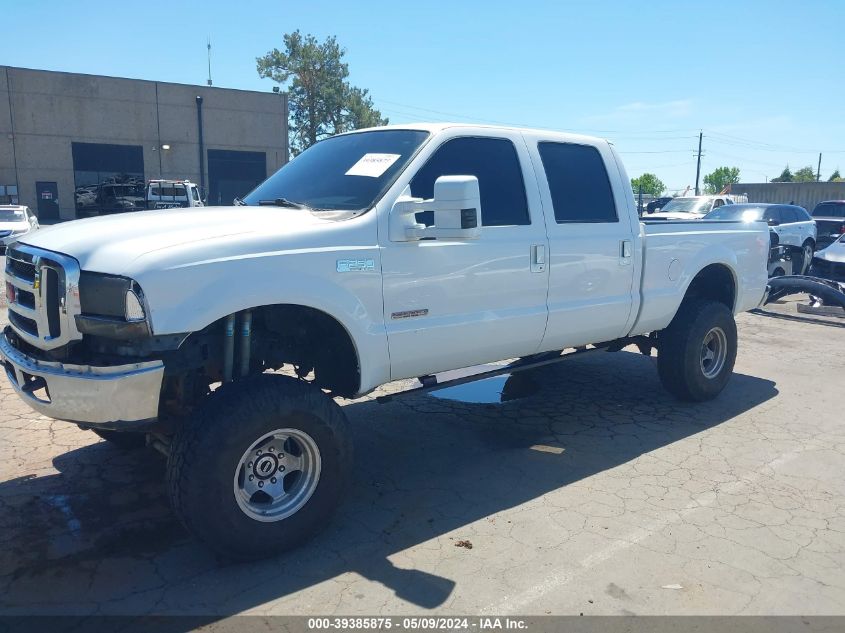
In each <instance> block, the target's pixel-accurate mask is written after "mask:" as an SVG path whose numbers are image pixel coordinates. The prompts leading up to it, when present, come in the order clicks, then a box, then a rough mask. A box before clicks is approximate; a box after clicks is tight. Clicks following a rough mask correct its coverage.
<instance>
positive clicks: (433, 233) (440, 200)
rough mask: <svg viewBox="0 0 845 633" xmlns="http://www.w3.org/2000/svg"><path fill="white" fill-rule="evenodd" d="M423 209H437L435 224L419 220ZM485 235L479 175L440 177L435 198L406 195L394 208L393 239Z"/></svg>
mask: <svg viewBox="0 0 845 633" xmlns="http://www.w3.org/2000/svg"><path fill="white" fill-rule="evenodd" d="M421 211H433V212H434V226H428V227H427V226H425V225H424V224H419V223H417V221H416V218H415V216H416V214H417V213H420V212H421ZM480 236H481V194H480V193H479V189H478V178H476V177H475V176H440V178H438V179H437V180H436V181H434V198H432V199H431V200H420V199H419V198H411V197H410V196H407V195H403V196H400V198H399V199H398V200H397V201H396V203H395V204H394V205H393V208H392V209H391V211H390V240H391V241H393V242H405V241H412V240H421V239H425V238H434V239H438V238H439V239H469V240H471V239H478V237H480Z"/></svg>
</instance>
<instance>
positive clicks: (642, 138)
mask: <svg viewBox="0 0 845 633" xmlns="http://www.w3.org/2000/svg"><path fill="white" fill-rule="evenodd" d="M2 3H3V5H4V8H3V22H4V24H5V25H6V28H4V30H3V36H2V38H0V63H2V64H9V65H12V66H24V67H29V68H43V69H48V70H64V71H72V72H83V73H92V74H104V75H116V76H125V77H136V78H143V79H155V80H161V81H174V82H181V83H199V84H201V83H204V82H205V79H206V72H207V71H206V37H207V36H210V37H211V40H212V75H213V79H214V84H215V85H216V86H223V87H230V88H244V89H254V90H270V89H271V88H272V85H273V84H272V82H271V81H270V80H261V79H259V78H258V75H257V73H256V70H255V57H257V56H259V55H262V54H264V53H265V52H267V51H268V50H269V49H271V48H274V47H279V46H281V45H282V35H283V34H284V33H286V32H289V31H293V30H295V29H300V30H302V31H304V32H310V33H313V34H314V35H316V36H318V37H320V38H322V37H325V36H327V35H336V36H337V38H338V40H339V42H340V43H341V44H342V45H343V46H344V47H345V48H346V49H347V51H348V53H347V61H348V62H349V66H350V72H351V81H352V82H353V83H354V84H356V85H359V86H361V87H364V88H368V89H369V90H370V92H371V94H372V96H373V99H374V100H375V103H376V106H377V107H378V108H379V109H380V110H381V111H382V112H383V113H384V114H386V115H387V116H389V117H390V120H391V122H394V123H403V122H410V121H419V120H453V121H476V122H502V123H509V124H518V125H529V126H536V127H547V128H554V129H565V130H574V131H579V132H584V133H589V134H596V135H600V136H604V137H607V138H610V139H612V140H613V141H614V142H616V144H617V147H618V148H619V149H620V151H621V152H623V153H624V158H625V162H626V165H627V167H628V171H629V172H630V173H631V175H632V176H635V175H639V174H640V173H642V172H644V171H653V172H655V173H657V175H658V176H659V177H660V178H661V179H662V180H663V181H664V182H665V183H666V184H667V185H668V186H669V187H670V188H672V189H679V188H682V187H684V186H686V185H690V184H693V183H694V180H695V160H694V157H693V151H694V149H695V146H696V144H697V134H698V132H699V130H700V129H702V130H703V131H704V136H705V138H704V149H705V157H704V160H703V164H702V173H703V174H705V173H708V172H709V171H711V170H712V169H713V168H715V167H717V166H719V165H731V166H737V167H739V168H740V169H741V171H742V180H743V181H745V182H749V181H757V182H759V181H762V180H763V179H764V177H768V178H772V177H774V176H776V175H778V174H779V173H780V171H781V170H782V168H783V166H784V165H785V164H787V163H789V166H790V167H791V168H792V169H793V171H794V170H795V169H797V168H799V167H802V166H805V165H812V166H813V167H814V168H815V166H816V161H817V160H818V152H819V151H822V152H824V156H823V159H822V177H823V178H827V177H828V176H829V174H830V173H831V172H832V171H833V170H834V169H835V168H837V167H838V168H839V169H840V170H842V172H843V173H845V117H843V112H845V31H843V30H842V28H843V27H842V25H843V24H845V2H843V0H830V1H823V0H805V1H804V2H794V1H790V2H785V1H782V0H747V1H741V0H739V1H735V2H728V1H722V0H711V1H709V2H705V3H701V2H699V3H692V2H685V1H680V2H678V1H668V0H653V1H649V2H634V1H630V2H624V1H612V2H611V1H604V2H603V1H601V0H599V1H590V0H581V1H579V2H568V1H560V2H554V1H552V0H547V1H541V2H540V1H538V2H534V1H531V0H522V1H519V2H501V1H499V0H485V1H460V0H451V1H449V2H402V1H396V0H393V1H392V2H386V1H382V0H378V1H370V0H366V1H363V2H349V1H348V0H347V1H336V0H331V1H329V0H325V1H322V0H301V1H300V2H289V1H279V0H277V1H264V0H262V1H253V0H242V1H241V2H232V1H231V0H227V1H223V0H205V1H204V2H174V1H171V2H161V1H159V0H147V1H145V2H140V3H137V2H136V3H132V2H129V3H123V2H87V1H84V0H77V1H73V2H68V1H67V0H62V1H56V0H51V1H45V0H28V1H27V2H22V1H20V0H2Z"/></svg>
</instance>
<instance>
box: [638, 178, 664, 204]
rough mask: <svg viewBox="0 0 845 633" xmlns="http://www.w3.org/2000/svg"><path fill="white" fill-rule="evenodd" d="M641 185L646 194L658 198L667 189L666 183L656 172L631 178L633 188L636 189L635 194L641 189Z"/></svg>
mask: <svg viewBox="0 0 845 633" xmlns="http://www.w3.org/2000/svg"><path fill="white" fill-rule="evenodd" d="M640 185H642V188H643V195H644V196H654V197H655V198H657V197H658V196H660V194H661V193H663V192H664V191H665V190H666V185H664V184H663V182H662V181H661V180H660V178H658V177H657V176H655V175H654V174H649V173H645V174H643V175H642V176H640V177H639V178H631V188H632V189H633V190H634V195H637V194H638V193H639V191H640Z"/></svg>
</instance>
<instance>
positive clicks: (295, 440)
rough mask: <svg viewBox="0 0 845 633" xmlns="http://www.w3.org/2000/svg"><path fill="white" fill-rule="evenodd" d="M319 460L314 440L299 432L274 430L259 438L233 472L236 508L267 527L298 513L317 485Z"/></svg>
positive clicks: (318, 451) (294, 430) (318, 452)
mask: <svg viewBox="0 0 845 633" xmlns="http://www.w3.org/2000/svg"><path fill="white" fill-rule="evenodd" d="M321 466H322V460H321V458H320V449H319V448H318V447H317V443H316V442H315V441H314V439H313V438H312V437H311V436H310V435H308V434H307V433H305V432H304V431H300V430H299V429H277V430H275V431H271V432H270V433H267V434H266V435H263V436H262V437H260V438H259V439H258V440H257V441H255V442H253V444H252V445H251V446H250V447H249V448H248V449H247V450H246V451H245V452H244V454H243V456H242V457H241V459H240V461H239V462H238V465H237V468H235V477H234V491H235V500H236V501H237V502H238V507H240V509H241V510H242V511H243V513H244V514H246V515H247V516H248V517H250V518H252V519H255V520H256V521H262V522H265V523H269V522H272V521H281V520H282V519H286V518H288V517H289V516H291V515H293V514H295V513H297V512H299V510H301V509H302V507H303V506H304V505H305V504H306V503H308V500H309V499H310V498H311V495H313V494H314V491H315V490H316V489H317V484H318V483H319V481H320V469H321Z"/></svg>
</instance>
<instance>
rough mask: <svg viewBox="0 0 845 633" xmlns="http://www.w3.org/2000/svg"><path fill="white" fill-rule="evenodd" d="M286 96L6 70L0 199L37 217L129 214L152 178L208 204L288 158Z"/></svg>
mask: <svg viewBox="0 0 845 633" xmlns="http://www.w3.org/2000/svg"><path fill="white" fill-rule="evenodd" d="M287 114H288V110H287V95H286V94H284V93H274V92H253V91H245V90H230V89H226V88H211V87H206V86H191V85H182V84H172V83H163V82H157V81H142V80H136V79H122V78H117V77H101V76H94V75H80V74H75V73H60V72H49V71H43V70H28V69H24V68H13V67H9V66H0V204H3V203H20V204H26V205H28V206H29V207H30V208H32V209H33V210H35V211H36V212H37V213H38V215H39V217H40V218H41V219H42V221H45V220H46V221H48V222H49V221H51V220H53V221H55V220H69V219H73V218H76V217H81V216H86V215H96V214H99V213H104V212H110V211H117V210H127V209H131V208H135V207H137V206H138V205H139V203H140V202H141V200H140V199H139V195H140V196H141V198H142V197H143V193H142V192H143V184H144V182H145V181H146V180H150V179H154V178H177V179H187V180H191V181H193V182H195V183H198V184H200V185H201V190H202V191H203V192H204V194H205V195H206V196H207V199H208V203H209V204H230V203H231V202H232V199H233V198H234V197H235V196H242V195H244V194H246V193H247V192H248V191H249V190H250V189H252V187H253V186H255V185H256V184H257V183H258V182H260V181H262V180H263V179H264V178H266V177H267V176H268V175H269V174H272V173H273V172H274V171H276V170H277V169H278V168H279V167H281V166H282V165H283V164H284V163H285V162H287V156H288V155H287V147H288V138H287Z"/></svg>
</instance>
